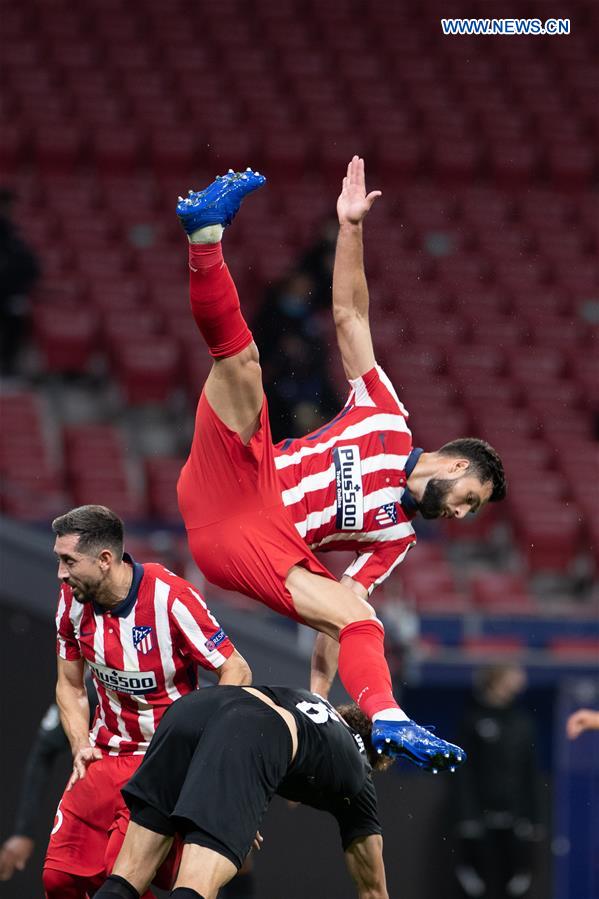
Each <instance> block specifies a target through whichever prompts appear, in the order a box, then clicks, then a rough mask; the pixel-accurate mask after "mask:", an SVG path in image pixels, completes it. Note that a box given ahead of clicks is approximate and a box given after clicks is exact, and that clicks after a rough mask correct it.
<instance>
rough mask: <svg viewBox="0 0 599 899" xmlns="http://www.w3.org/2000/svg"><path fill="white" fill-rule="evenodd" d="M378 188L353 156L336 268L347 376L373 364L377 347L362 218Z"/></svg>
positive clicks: (340, 209)
mask: <svg viewBox="0 0 599 899" xmlns="http://www.w3.org/2000/svg"><path fill="white" fill-rule="evenodd" d="M380 196H381V192H380V191H378V190H374V191H371V192H370V193H369V194H367V193H366V181H365V175H364V160H363V159H360V158H359V157H358V156H354V157H353V159H352V161H351V162H350V163H349V165H348V167H347V175H346V176H345V178H344V179H343V185H342V188H341V193H340V195H339V199H338V200H337V215H338V218H339V234H338V236H337V249H336V252H335V265H334V268H333V318H334V320H335V328H336V331H337V342H338V344H339V349H340V351H341V359H342V361H343V367H344V369H345V374H346V375H347V377H348V378H352V379H353V378H359V377H360V375H363V374H364V373H365V372H367V371H368V370H369V369H371V368H372V367H373V366H374V363H375V359H374V350H373V347H372V337H371V334H370V325H369V322H368V305H369V298H368V285H367V283H366V274H365V271H364V246H363V242H362V222H363V220H364V218H365V216H366V215H367V213H368V211H369V210H370V208H371V207H372V204H373V203H374V201H375V200H376V198H377V197H380Z"/></svg>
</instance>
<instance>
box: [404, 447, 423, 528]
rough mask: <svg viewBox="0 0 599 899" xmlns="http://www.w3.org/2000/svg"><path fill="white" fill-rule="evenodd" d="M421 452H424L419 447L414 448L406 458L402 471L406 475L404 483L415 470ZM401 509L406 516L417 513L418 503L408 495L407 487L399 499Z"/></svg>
mask: <svg viewBox="0 0 599 899" xmlns="http://www.w3.org/2000/svg"><path fill="white" fill-rule="evenodd" d="M423 452H424V450H423V449H421V447H419V446H415V447H414V449H413V450H412V452H411V453H410V455H409V456H408V458H407V460H406V465H405V468H404V471H405V473H406V482H407V480H408V478H409V477H410V475H411V474H412V472H413V471H414V469H415V468H416V463H417V462H418V459H419V458H420V456H421V455H422V453H423ZM401 507H402V509H403V510H404V512H405V513H406V515H409V516H412V515H415V514H416V512H417V511H418V503H417V502H416V500H415V499H414V497H413V496H412V494H411V493H410V491H409V490H408V488H407V487H406V488H405V490H404V492H403V494H402V497H401Z"/></svg>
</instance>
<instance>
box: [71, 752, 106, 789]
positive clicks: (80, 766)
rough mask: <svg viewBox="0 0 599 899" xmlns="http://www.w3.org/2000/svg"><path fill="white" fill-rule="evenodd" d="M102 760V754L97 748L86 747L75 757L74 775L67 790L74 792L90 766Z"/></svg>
mask: <svg viewBox="0 0 599 899" xmlns="http://www.w3.org/2000/svg"><path fill="white" fill-rule="evenodd" d="M101 758H102V752H101V750H99V749H98V748H97V747H96V746H84V747H83V749H78V750H77V752H76V753H75V755H74V756H73V773H72V774H71V776H70V778H69V782H68V784H67V790H72V789H73V787H74V785H75V784H76V783H77V781H78V780H83V778H84V777H85V772H86V771H87V769H88V767H89V765H91V764H92V763H93V762H97V761H99V760H100V759H101Z"/></svg>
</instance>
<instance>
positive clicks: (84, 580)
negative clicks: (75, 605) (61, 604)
mask: <svg viewBox="0 0 599 899" xmlns="http://www.w3.org/2000/svg"><path fill="white" fill-rule="evenodd" d="M80 567H83V566H80ZM85 568H86V569H88V570H85V571H81V570H80V571H77V572H71V574H70V575H69V577H68V578H66V583H67V584H68V585H69V586H70V587H71V589H72V591H73V595H74V597H75V599H76V600H77V601H78V602H81V603H86V602H91V601H92V599H95V598H97V597H98V595H99V593H100V592H101V588H102V581H103V580H104V578H103V576H102V573H101V572H100V571H99V570H98V569H97V568H96V567H95V566H93V565H92V564H91V563H90V564H89V566H85Z"/></svg>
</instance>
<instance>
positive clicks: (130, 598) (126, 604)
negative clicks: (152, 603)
mask: <svg viewBox="0 0 599 899" xmlns="http://www.w3.org/2000/svg"><path fill="white" fill-rule="evenodd" d="M123 562H128V563H129V564H130V565H132V566H133V580H132V581H131V586H130V587H129V592H128V593H127V595H126V597H125V598H124V599H122V600H121V601H120V603H119V604H118V606H113V608H112V609H107V608H105V606H100V605H98V603H97V602H96V601H95V600H93V606H94V612H95V613H96V615H105V614H106V612H110V614H111V615H113V616H114V617H116V618H125V617H126V616H127V615H128V614H129V612H130V611H131V609H132V608H133V606H134V605H135V601H136V599H137V593H138V590H139V585H140V584H141V579H142V577H143V576H144V567H143V565H140V564H139V562H136V561H135V560H134V559H133V558H132V556H130V555H129V553H123Z"/></svg>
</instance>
